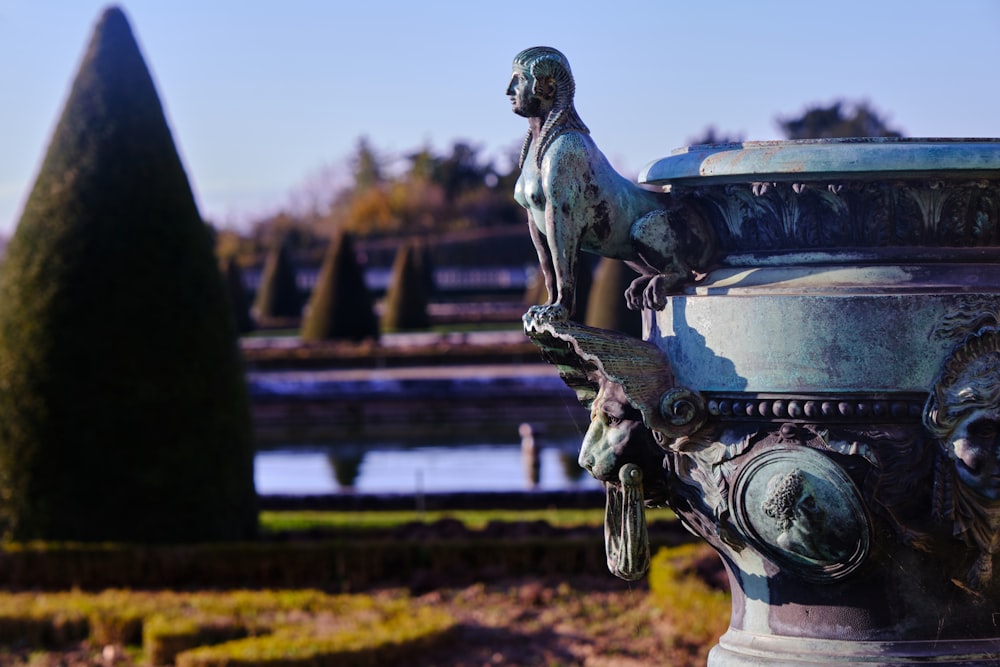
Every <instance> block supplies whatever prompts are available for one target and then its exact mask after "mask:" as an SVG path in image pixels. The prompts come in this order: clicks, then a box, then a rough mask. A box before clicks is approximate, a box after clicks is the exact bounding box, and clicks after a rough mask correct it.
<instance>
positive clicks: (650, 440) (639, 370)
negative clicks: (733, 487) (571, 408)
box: [524, 312, 706, 580]
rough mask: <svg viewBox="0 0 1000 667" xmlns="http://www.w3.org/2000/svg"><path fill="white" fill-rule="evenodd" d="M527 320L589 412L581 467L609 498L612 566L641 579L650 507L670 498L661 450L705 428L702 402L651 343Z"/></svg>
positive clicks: (527, 317) (624, 575)
mask: <svg viewBox="0 0 1000 667" xmlns="http://www.w3.org/2000/svg"><path fill="white" fill-rule="evenodd" d="M524 321H525V332H526V333H527V334H528V336H529V337H530V338H531V340H532V341H533V342H534V343H535V344H536V345H537V346H538V347H539V348H540V349H541V351H542V354H543V356H545V357H546V359H547V360H548V361H549V362H551V363H552V364H554V365H555V366H556V367H557V368H558V369H559V374H560V375H561V376H562V378H563V380H564V381H565V382H566V384H567V385H569V386H570V387H571V388H573V389H574V390H575V391H576V393H577V397H578V398H579V399H580V402H581V403H583V404H584V405H585V406H587V407H588V408H589V409H590V412H591V421H590V426H589V428H588V429H587V433H586V435H585V436H584V440H583V444H582V446H581V449H580V465H581V466H582V467H584V468H585V469H586V470H587V471H589V472H590V474H591V475H593V476H594V477H595V478H596V479H598V480H600V481H601V482H603V483H604V486H605V490H606V493H607V508H606V511H605V522H604V528H605V547H606V551H607V558H608V568H609V569H610V570H611V572H612V573H614V574H615V575H617V576H619V577H621V578H622V579H627V580H634V579H638V578H640V577H642V576H643V575H644V574H645V573H646V570H647V568H648V567H649V538H648V534H647V532H646V517H645V506H646V505H660V504H664V503H666V502H667V499H668V497H669V489H668V488H667V481H666V476H665V474H664V471H663V460H664V454H665V451H664V450H665V449H666V447H668V446H669V443H671V442H673V440H674V439H675V438H678V437H681V436H683V435H687V434H690V433H692V432H694V431H695V430H696V429H697V428H698V427H699V426H701V425H702V424H703V423H704V421H705V417H706V411H705V404H704V401H703V400H702V397H701V395H700V394H698V393H697V392H694V391H691V390H690V389H686V388H683V387H678V386H676V381H675V379H674V375H673V372H672V370H671V367H670V364H669V362H668V361H667V359H666V358H665V357H664V356H663V353H662V352H661V351H660V350H659V348H657V347H656V346H655V345H653V344H651V343H647V342H644V341H641V340H639V339H636V338H633V337H631V336H627V335H625V334H621V333H618V332H615V331H608V330H604V329H596V328H593V327H587V326H583V325H580V324H577V323H575V322H572V321H553V320H547V319H537V318H534V317H532V313H530V312H529V313H528V314H527V315H525V320H524Z"/></svg>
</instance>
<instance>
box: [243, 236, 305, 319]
mask: <svg viewBox="0 0 1000 667" xmlns="http://www.w3.org/2000/svg"><path fill="white" fill-rule="evenodd" d="M295 273H296V267H295V263H294V262H293V261H292V257H291V251H290V250H289V247H288V243H287V241H286V240H285V239H284V238H283V239H282V240H281V241H280V242H279V243H277V244H276V245H275V246H274V247H273V248H271V252H270V253H269V254H268V256H267V261H266V262H265V264H264V270H263V272H262V273H261V276H260V286H259V287H258V288H257V298H256V299H255V300H254V305H253V313H254V317H255V318H256V319H257V322H258V324H260V323H264V322H267V321H268V320H274V319H282V318H292V319H294V318H298V317H301V315H302V293H301V292H300V291H299V286H298V283H297V282H296V279H295Z"/></svg>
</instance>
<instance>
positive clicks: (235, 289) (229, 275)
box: [225, 256, 253, 334]
mask: <svg viewBox="0 0 1000 667" xmlns="http://www.w3.org/2000/svg"><path fill="white" fill-rule="evenodd" d="M225 276H226V287H227V288H228V290H229V302H230V303H231V304H232V307H233V318H234V319H235V320H236V331H237V332H238V333H241V334H245V333H249V332H251V331H253V318H252V317H250V301H249V299H248V298H247V291H246V287H244V286H243V269H242V268H240V265H239V262H237V261H236V258H235V257H232V256H230V257H229V258H228V259H227V260H226V268H225Z"/></svg>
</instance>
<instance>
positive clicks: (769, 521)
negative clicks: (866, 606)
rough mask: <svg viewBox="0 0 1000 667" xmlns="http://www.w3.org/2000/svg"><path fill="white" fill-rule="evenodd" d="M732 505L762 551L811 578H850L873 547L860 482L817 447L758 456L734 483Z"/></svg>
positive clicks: (741, 525) (780, 564)
mask: <svg viewBox="0 0 1000 667" xmlns="http://www.w3.org/2000/svg"><path fill="white" fill-rule="evenodd" d="M733 510H734V515H735V518H736V522H737V524H738V525H739V527H740V529H741V530H742V531H743V533H744V534H745V535H746V537H747V539H748V541H749V542H750V543H751V544H753V545H754V546H755V547H756V548H757V549H758V550H759V551H760V552H761V554H762V555H764V556H766V557H767V558H769V559H770V560H771V561H772V562H774V563H775V564H776V565H778V566H780V567H782V568H787V569H789V570H791V571H793V572H794V573H795V574H797V575H798V576H801V577H802V578H804V579H809V580H811V581H832V580H835V579H840V578H842V577H844V576H847V575H848V574H850V573H851V572H853V571H854V570H856V569H857V568H858V567H859V566H860V565H861V563H862V562H864V560H865V558H866V557H867V556H868V553H869V551H870V549H871V540H872V527H871V523H870V521H869V519H868V513H867V512H866V511H865V508H864V505H863V504H862V502H861V496H860V493H859V492H858V489H857V487H856V486H855V485H854V482H852V481H851V479H850V478H849V477H848V476H847V474H846V473H844V471H843V470H841V469H840V467H838V466H837V465H836V464H834V463H833V461H831V460H830V459H829V458H827V457H826V456H824V455H822V454H820V453H819V452H817V451H815V450H812V449H808V448H804V447H803V448H796V449H773V450H770V451H767V452H765V453H763V454H761V455H760V456H757V457H756V458H754V459H753V460H752V461H751V462H750V463H749V464H747V466H746V467H745V468H744V469H743V470H742V471H740V473H739V475H738V476H737V478H736V482H735V484H734V485H733Z"/></svg>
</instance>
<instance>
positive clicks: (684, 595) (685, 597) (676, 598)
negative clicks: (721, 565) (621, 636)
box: [649, 543, 732, 650]
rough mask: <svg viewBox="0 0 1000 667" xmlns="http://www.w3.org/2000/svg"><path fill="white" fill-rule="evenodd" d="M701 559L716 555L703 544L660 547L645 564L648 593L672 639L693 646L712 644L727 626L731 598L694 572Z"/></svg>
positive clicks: (712, 557)
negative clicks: (647, 568)
mask: <svg viewBox="0 0 1000 667" xmlns="http://www.w3.org/2000/svg"><path fill="white" fill-rule="evenodd" d="M705 559H715V560H717V559H718V556H717V555H716V554H715V552H714V551H712V549H711V547H709V546H707V545H705V544H700V543H699V544H686V545H683V546H679V547H671V548H663V549H660V550H659V551H657V552H656V555H655V556H653V559H652V562H651V563H650V567H649V594H650V596H651V597H652V599H653V601H654V603H655V605H656V606H657V607H658V608H659V609H660V611H661V613H662V623H663V624H664V625H665V626H666V628H665V629H666V630H667V634H668V636H669V637H671V638H672V642H673V643H674V644H675V645H677V644H681V643H683V644H684V645H686V646H688V647H691V648H695V649H699V650H701V649H707V647H710V646H714V645H715V643H716V642H717V641H718V639H719V637H720V636H722V633H724V632H725V631H726V629H727V628H728V627H729V616H730V614H731V612H732V598H731V596H730V595H729V593H727V592H724V591H721V590H718V589H714V588H712V587H710V586H709V585H708V584H707V583H706V582H705V581H704V580H703V579H702V578H701V577H699V576H698V575H697V572H696V566H697V564H698V563H699V562H700V561H704V560H705Z"/></svg>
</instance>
